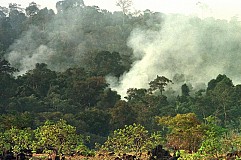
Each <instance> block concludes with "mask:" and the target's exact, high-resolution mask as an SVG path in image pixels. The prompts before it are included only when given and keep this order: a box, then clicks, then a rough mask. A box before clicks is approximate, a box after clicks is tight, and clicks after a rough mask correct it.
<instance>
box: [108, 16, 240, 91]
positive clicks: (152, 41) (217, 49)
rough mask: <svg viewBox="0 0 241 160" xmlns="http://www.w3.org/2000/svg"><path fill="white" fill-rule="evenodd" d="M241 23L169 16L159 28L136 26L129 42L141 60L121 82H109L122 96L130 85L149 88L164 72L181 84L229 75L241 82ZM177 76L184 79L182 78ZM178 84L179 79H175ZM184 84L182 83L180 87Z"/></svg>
mask: <svg viewBox="0 0 241 160" xmlns="http://www.w3.org/2000/svg"><path fill="white" fill-rule="evenodd" d="M240 30H241V23H240V21H238V20H235V19H233V20H231V21H227V20H217V19H214V18H205V19H200V18H198V17H194V16H182V15H178V14H175V15H167V16H165V18H164V21H163V22H162V23H161V24H159V30H157V31H156V30H143V29H138V28H137V29H135V30H133V32H132V33H131V35H130V37H129V41H128V45H129V47H131V48H132V49H133V51H134V57H136V58H137V59H138V60H137V61H136V62H134V63H133V65H132V68H131V70H130V71H129V72H127V73H125V74H124V75H123V76H122V77H121V79H120V81H119V82H118V85H117V84H116V83H114V81H112V80H113V79H112V78H111V77H108V80H109V83H111V84H112V87H113V88H114V89H115V90H117V91H118V92H119V93H120V94H121V95H125V94H126V91H127V89H128V88H148V87H149V86H148V83H149V82H150V81H152V80H154V79H155V78H156V75H163V76H166V77H167V78H169V79H173V77H175V79H176V82H178V83H180V84H181V83H182V84H184V83H191V84H192V86H193V87H194V88H195V87H196V88H198V87H200V85H201V86H203V85H202V84H203V83H207V82H209V81H210V80H211V79H213V78H216V76H217V75H218V74H226V75H227V76H228V77H230V78H231V79H232V80H233V81H234V82H236V83H238V82H240V73H241V32H240ZM177 75H184V76H179V77H180V79H179V80H178V76H177ZM174 83H175V82H174ZM179 87H180V86H179Z"/></svg>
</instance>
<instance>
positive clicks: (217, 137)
mask: <svg viewBox="0 0 241 160" xmlns="http://www.w3.org/2000/svg"><path fill="white" fill-rule="evenodd" d="M205 120H206V124H205V126H204V127H205V135H204V139H203V141H202V143H201V147H200V149H199V152H200V153H201V154H204V155H205V156H209V157H213V156H214V157H215V158H218V157H219V155H221V154H224V153H222V147H223V145H222V141H221V140H222V136H223V134H224V132H225V131H226V130H225V129H224V128H222V127H220V126H218V125H217V118H216V117H214V116H209V117H207V118H205Z"/></svg>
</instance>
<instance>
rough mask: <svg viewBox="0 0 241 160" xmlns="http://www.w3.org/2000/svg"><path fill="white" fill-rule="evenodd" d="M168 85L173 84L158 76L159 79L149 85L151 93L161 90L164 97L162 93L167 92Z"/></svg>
mask: <svg viewBox="0 0 241 160" xmlns="http://www.w3.org/2000/svg"><path fill="white" fill-rule="evenodd" d="M168 83H172V81H171V80H170V79H168V78H166V77H165V76H158V75H157V78H156V79H154V80H153V81H151V82H150V83H149V85H150V88H149V91H150V93H152V92H154V91H156V90H159V91H160V93H161V95H162V93H163V92H164V91H165V86H167V84H168Z"/></svg>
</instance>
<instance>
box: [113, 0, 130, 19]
mask: <svg viewBox="0 0 241 160" xmlns="http://www.w3.org/2000/svg"><path fill="white" fill-rule="evenodd" d="M116 6H118V7H120V8H121V10H122V13H123V24H124V23H125V16H126V15H127V13H128V12H129V11H130V7H131V6H132V0H117V1H116Z"/></svg>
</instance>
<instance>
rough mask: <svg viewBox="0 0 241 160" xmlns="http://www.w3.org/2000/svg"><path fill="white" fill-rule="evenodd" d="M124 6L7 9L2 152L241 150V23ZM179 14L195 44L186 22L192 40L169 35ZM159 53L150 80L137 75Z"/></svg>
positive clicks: (0, 38)
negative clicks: (158, 148) (130, 9)
mask: <svg viewBox="0 0 241 160" xmlns="http://www.w3.org/2000/svg"><path fill="white" fill-rule="evenodd" d="M121 2H123V4H122V5H121V4H119V6H120V7H121V8H122V11H116V12H109V11H107V10H104V9H100V8H99V7H98V6H86V5H85V4H84V1H83V0H63V1H59V2H57V4H56V8H57V13H55V12H54V11H53V10H52V9H48V8H43V9H40V8H39V6H38V4H36V3H34V2H32V3H30V4H29V6H28V7H26V8H21V5H19V4H15V3H10V4H9V7H8V8H6V7H1V6H0V122H1V123H0V151H1V152H3V151H4V150H12V151H14V152H20V150H22V149H31V150H33V151H35V152H41V153H48V151H49V150H50V149H49V148H55V149H56V150H58V152H59V153H64V154H66V155H67V154H71V153H72V152H75V153H81V155H86V156H87V155H89V156H90V155H92V156H96V155H97V153H100V152H101V153H104V152H105V151H107V152H114V153H133V152H135V153H139V152H141V153H142V152H143V153H144V152H147V151H150V150H151V149H153V148H154V147H155V146H157V145H159V144H162V145H163V146H164V148H165V149H168V150H170V151H174V148H178V150H180V151H181V159H211V158H216V159H218V158H220V157H222V156H226V154H227V153H233V152H236V151H238V153H239V154H237V155H235V156H241V134H240V131H241V130H240V126H241V83H240V84H239V82H241V81H240V77H238V76H239V74H240V69H241V67H240V58H241V57H240V56H241V54H240V52H241V46H240V42H241V33H239V32H240V30H239V29H241V23H240V21H238V20H237V19H235V18H234V19H232V20H231V21H226V20H216V19H213V18H207V19H200V18H198V17H187V16H184V15H166V14H164V13H159V12H152V11H150V10H145V11H143V12H138V13H130V12H128V7H130V6H129V5H128V4H125V3H127V2H128V0H127V1H121ZM173 17H174V18H175V19H176V18H178V17H179V18H180V17H181V18H183V19H184V21H188V22H189V23H190V24H189V27H191V28H194V30H191V32H192V33H195V35H197V37H198V38H197V39H198V40H197V42H196V43H195V44H196V45H197V46H195V47H190V46H189V45H188V44H189V41H188V40H189V39H190V42H193V41H196V39H195V40H194V39H193V37H189V36H188V35H186V33H189V30H190V28H185V27H184V26H181V25H182V22H180V23H179V24H180V26H176V27H177V28H178V27H180V28H183V30H180V32H185V33H183V34H177V36H180V37H183V36H184V35H185V36H184V37H186V38H187V39H188V40H187V41H184V40H183V39H180V40H179V39H178V40H176V41H175V42H173V43H172V42H169V41H172V40H174V39H176V38H173V39H172V38H169V39H165V37H166V36H169V35H170V36H171V34H168V35H166V34H165V33H167V32H166V31H167V30H168V29H167V28H166V21H168V22H169V21H171V20H173V19H172V18H173ZM172 22H173V24H171V25H170V26H171V27H173V26H175V25H176V23H174V20H173V21H172ZM200 26H202V27H203V28H202V30H198V29H199V27H200ZM160 29H163V30H164V31H163V30H162V31H161V32H159V31H160ZM196 30H197V31H196ZM164 32H165V33H164ZM169 32H172V33H179V31H178V29H176V30H174V31H168V33H169ZM137 33H142V34H144V33H145V34H148V35H147V36H144V37H142V36H141V35H139V34H137ZM158 33H162V34H161V36H162V37H164V38H163V39H162V38H160V39H161V40H160V41H161V43H159V42H158V41H156V39H158V37H155V36H156V35H157V34H158ZM197 33H198V34H197ZM204 33H205V35H204ZM220 35H223V37H224V38H223V39H222V38H220V37H221V36H220ZM234 35H236V36H234ZM232 36H233V37H232ZM135 37H136V41H137V42H136V41H135V42H134V40H133V39H135ZM205 38H207V39H205ZM219 38H220V39H219ZM217 39H218V40H217ZM150 41H154V42H156V43H154V44H153V45H152V44H150ZM163 41H165V42H163ZM167 42H168V44H169V45H167ZM186 42H187V43H186ZM163 43H165V44H166V45H163ZM174 44H175V45H174ZM158 45H160V46H158ZM150 46H152V47H155V46H156V48H157V50H164V51H163V52H165V53H162V55H159V52H157V51H154V49H150ZM185 46H186V48H185V49H182V48H184V47H185ZM220 46H222V47H220ZM224 46H225V47H224ZM166 47H168V48H166ZM198 47H199V48H198ZM193 48H195V52H194V50H192V49H193ZM145 52H148V53H150V52H153V54H152V55H151V56H148V54H146V53H145ZM187 52H190V55H188V54H187ZM197 52H200V54H199V53H197ZM155 55H156V56H157V57H155V58H156V59H157V60H155V61H154V60H153V59H152V60H151V59H146V60H145V62H146V63H147V62H148V63H151V64H150V65H149V66H148V65H147V68H145V69H144V70H143V72H149V73H147V74H148V75H151V76H150V77H148V78H147V80H146V79H145V80H143V79H141V78H140V77H138V76H140V74H142V72H136V73H135V74H133V73H134V71H136V69H137V68H138V66H139V68H141V69H142V67H143V66H144V63H141V62H143V60H144V59H145V58H146V57H149V58H150V57H152V56H153V57H154V56H155ZM158 56H159V57H158ZM160 57H162V59H161V58H160ZM158 58H159V59H160V60H159V59H158ZM200 59H201V60H202V61H201V60H200ZM152 62H153V64H152ZM195 65H196V66H197V67H196V68H193V67H194V66H195ZM153 67H156V68H158V69H155V70H154V69H153ZM209 67H210V68H209ZM215 67H220V68H217V69H214V68H215ZM189 71H190V72H189ZM125 76H126V77H127V78H126V79H125ZM113 79H115V82H113V81H114V80H113ZM122 80H123V81H122ZM124 80H125V81H124ZM199 80H201V81H199ZM203 80H204V81H203ZM200 82H202V83H200ZM125 83H127V84H128V85H127V88H125V87H124V86H125ZM130 84H131V85H130ZM121 85H122V86H121ZM129 86H130V87H129ZM128 87H129V88H128ZM123 92H124V93H123ZM39 150H40V151H39ZM0 154H1V153H0Z"/></svg>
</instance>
